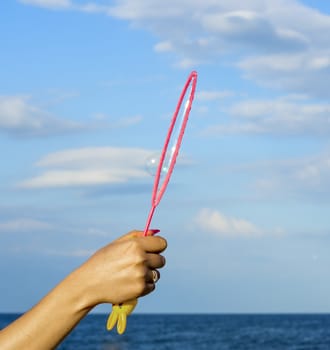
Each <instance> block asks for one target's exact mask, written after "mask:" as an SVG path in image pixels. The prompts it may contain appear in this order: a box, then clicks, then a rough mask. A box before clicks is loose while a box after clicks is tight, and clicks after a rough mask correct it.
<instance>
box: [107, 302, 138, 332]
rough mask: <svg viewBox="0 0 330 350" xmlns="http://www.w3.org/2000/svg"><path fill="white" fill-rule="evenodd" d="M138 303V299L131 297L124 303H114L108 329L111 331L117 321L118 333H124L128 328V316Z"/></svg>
mask: <svg viewBox="0 0 330 350" xmlns="http://www.w3.org/2000/svg"><path fill="white" fill-rule="evenodd" d="M136 304H137V299H131V300H129V301H126V302H125V303H122V304H116V305H112V311H111V314H110V316H109V318H108V322H107V330H108V331H111V329H112V328H113V327H114V326H115V325H116V323H117V332H118V334H123V333H124V332H125V329H126V324H127V316H128V315H129V314H131V313H132V312H133V310H134V309H135V306H136Z"/></svg>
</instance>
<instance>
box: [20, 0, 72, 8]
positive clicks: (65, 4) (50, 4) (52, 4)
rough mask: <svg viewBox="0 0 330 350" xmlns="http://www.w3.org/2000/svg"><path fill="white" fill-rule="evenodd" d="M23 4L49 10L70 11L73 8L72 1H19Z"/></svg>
mask: <svg viewBox="0 0 330 350" xmlns="http://www.w3.org/2000/svg"><path fill="white" fill-rule="evenodd" d="M19 2H21V3H22V4H25V5H33V6H39V7H44V8H49V9H53V10H55V9H68V8H70V7H71V6H72V3H71V1H70V0H19Z"/></svg>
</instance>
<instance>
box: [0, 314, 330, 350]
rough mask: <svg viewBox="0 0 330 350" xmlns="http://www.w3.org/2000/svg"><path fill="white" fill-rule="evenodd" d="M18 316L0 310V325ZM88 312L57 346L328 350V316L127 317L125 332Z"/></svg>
mask: <svg viewBox="0 0 330 350" xmlns="http://www.w3.org/2000/svg"><path fill="white" fill-rule="evenodd" d="M15 317H17V315H8V314H7V315H6V314H0V328H3V327H4V326H5V325H6V324H8V323H9V322H11V321H12V320H13V319H15ZM106 317H107V316H106V315H90V316H88V317H87V318H86V319H84V320H83V321H82V322H81V323H80V324H79V326H78V327H77V328H76V329H75V330H74V331H73V332H72V333H71V334H70V335H69V336H68V337H67V338H66V339H65V340H64V342H63V343H62V345H60V346H59V347H58V349H60V350H131V349H132V350H133V349H134V350H152V349H155V350H173V349H175V350H176V349H177V350H179V349H180V350H203V349H205V350H206V349H207V350H227V349H233V350H250V349H251V350H252V349H253V350H259V349H263V350H270V349H272V350H273V349H274V350H275V349H278V350H280V349H281V350H286V349H290V350H298V349H299V350H302V349H304V350H329V349H330V315H310V314H309V315H136V314H135V315H134V314H133V315H131V316H130V317H129V323H128V329H127V330H126V333H125V334H124V335H121V336H119V335H117V334H116V333H115V332H114V331H112V332H107V331H106V330H105V322H106Z"/></svg>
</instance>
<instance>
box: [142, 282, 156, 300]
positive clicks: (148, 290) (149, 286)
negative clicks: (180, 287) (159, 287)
mask: <svg viewBox="0 0 330 350" xmlns="http://www.w3.org/2000/svg"><path fill="white" fill-rule="evenodd" d="M155 288H156V285H155V283H154V282H152V283H146V285H145V288H144V291H143V292H142V294H141V296H142V297H143V296H145V295H147V294H149V293H151V292H153V291H154V290H155Z"/></svg>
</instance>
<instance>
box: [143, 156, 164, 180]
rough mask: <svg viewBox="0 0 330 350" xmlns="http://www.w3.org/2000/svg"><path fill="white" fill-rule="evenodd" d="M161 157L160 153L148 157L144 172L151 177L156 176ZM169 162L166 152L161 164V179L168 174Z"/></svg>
mask: <svg viewBox="0 0 330 350" xmlns="http://www.w3.org/2000/svg"><path fill="white" fill-rule="evenodd" d="M161 155H162V152H156V153H154V154H152V155H151V156H150V157H148V158H147V160H146V170H147V172H148V173H149V174H150V175H151V176H156V172H157V168H158V164H159V160H160V157H161ZM169 160H170V156H169V155H168V152H167V154H166V155H165V159H164V162H163V166H162V170H161V172H160V176H161V177H162V176H164V175H166V174H167V172H168V165H169Z"/></svg>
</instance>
